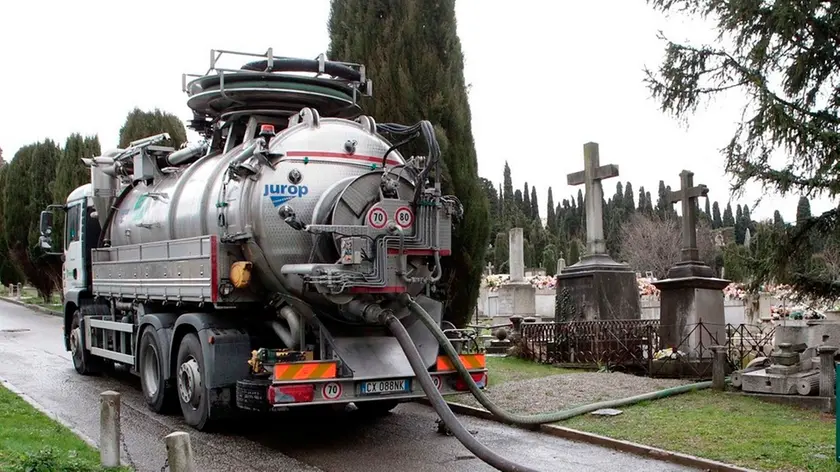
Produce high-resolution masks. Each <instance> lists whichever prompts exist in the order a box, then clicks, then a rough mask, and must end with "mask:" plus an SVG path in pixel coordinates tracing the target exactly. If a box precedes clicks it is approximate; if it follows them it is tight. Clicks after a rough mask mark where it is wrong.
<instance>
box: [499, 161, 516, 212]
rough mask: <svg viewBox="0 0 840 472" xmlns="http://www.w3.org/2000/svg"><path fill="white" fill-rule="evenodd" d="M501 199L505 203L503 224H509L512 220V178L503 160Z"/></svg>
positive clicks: (508, 167)
mask: <svg viewBox="0 0 840 472" xmlns="http://www.w3.org/2000/svg"><path fill="white" fill-rule="evenodd" d="M502 201H503V202H504V205H505V224H506V225H510V224H512V222H513V215H514V213H515V212H514V211H513V209H514V201H513V179H512V178H511V176H510V166H509V165H508V163H507V161H505V173H504V179H503V187H502Z"/></svg>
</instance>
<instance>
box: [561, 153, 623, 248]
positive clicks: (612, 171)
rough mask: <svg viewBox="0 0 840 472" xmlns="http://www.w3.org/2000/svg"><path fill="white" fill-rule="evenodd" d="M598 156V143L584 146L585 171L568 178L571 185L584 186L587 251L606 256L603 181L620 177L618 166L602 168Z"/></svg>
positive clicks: (608, 165) (570, 175)
mask: <svg viewBox="0 0 840 472" xmlns="http://www.w3.org/2000/svg"><path fill="white" fill-rule="evenodd" d="M599 161H600V158H599V156H598V143H586V144H584V145H583V170H582V171H580V172H575V173H574V174H569V175H567V176H566V179H567V182H568V184H569V185H580V184H583V185H584V189H585V191H586V192H585V193H586V197H585V199H584V207H585V208H586V250H587V252H588V253H589V254H606V252H607V245H606V243H605V242H604V217H603V213H604V207H603V205H602V201H603V198H604V190H603V188H602V187H601V181H602V180H604V179H609V178H612V177H618V166H617V165H615V164H607V165H604V166H602V165H601V164H600V162H599Z"/></svg>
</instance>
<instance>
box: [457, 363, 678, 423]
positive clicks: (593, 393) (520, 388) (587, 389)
mask: <svg viewBox="0 0 840 472" xmlns="http://www.w3.org/2000/svg"><path fill="white" fill-rule="evenodd" d="M688 383H691V381H687V380H676V379H652V378H647V377H637V376H635V375H629V374H622V373H594V372H593V373H589V372H587V373H579V374H577V373H576V374H560V375H552V376H549V377H542V378H534V379H529V380H519V381H513V382H507V383H503V384H500V385H493V379H492V377H491V379H490V386H488V388H487V390H486V392H487V394H488V396H489V397H490V399H491V400H493V402H494V403H496V404H497V405H498V406H500V407H501V408H503V409H505V410H508V411H512V412H516V413H530V414H533V413H549V412H554V411H558V410H563V409H566V408H571V407H575V406H579V405H586V404H589V403H594V402H599V401H604V400H617V399H620V398H625V397H631V396H633V395H640V394H643V393H648V392H653V391H656V390H662V389H665V388H669V387H676V386H678V385H684V384H688ZM451 400H452V401H454V402H457V403H462V404H465V405H470V406H474V407H479V408H482V407H481V405H480V404H479V403H478V401H477V400H476V399H475V398H474V397H473V396H472V395H471V394H469V393H467V394H464V395H457V396H455V397H453V398H452V399H451Z"/></svg>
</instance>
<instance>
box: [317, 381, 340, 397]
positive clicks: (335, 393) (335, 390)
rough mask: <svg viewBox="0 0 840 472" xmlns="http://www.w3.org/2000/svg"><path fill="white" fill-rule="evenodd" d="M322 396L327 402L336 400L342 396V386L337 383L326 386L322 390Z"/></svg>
mask: <svg viewBox="0 0 840 472" xmlns="http://www.w3.org/2000/svg"><path fill="white" fill-rule="evenodd" d="M321 395H323V396H324V398H326V399H327V400H335V399H336V398H338V397H340V396H341V384H340V383H337V382H330V383H326V384H324V387H323V388H322V389H321Z"/></svg>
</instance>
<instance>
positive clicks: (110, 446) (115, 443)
mask: <svg viewBox="0 0 840 472" xmlns="http://www.w3.org/2000/svg"><path fill="white" fill-rule="evenodd" d="M99 458H100V461H101V462H102V466H103V467H119V466H120V394H119V392H113V391H110V390H109V391H107V392H102V393H101V394H99Z"/></svg>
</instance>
